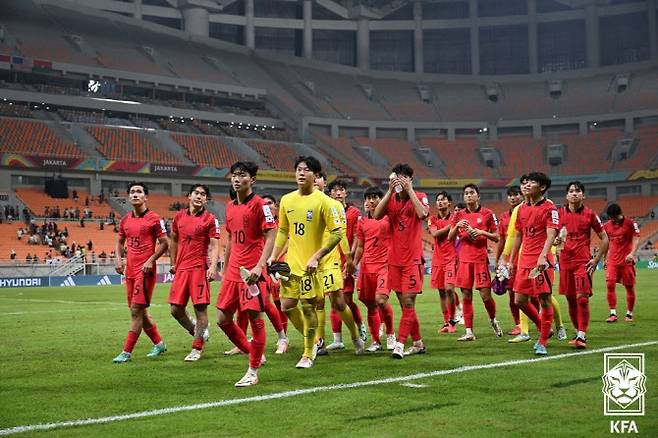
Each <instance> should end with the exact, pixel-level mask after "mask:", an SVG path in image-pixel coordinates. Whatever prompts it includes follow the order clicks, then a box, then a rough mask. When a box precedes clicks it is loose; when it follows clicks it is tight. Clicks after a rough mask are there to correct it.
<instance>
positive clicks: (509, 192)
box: [507, 186, 521, 196]
mask: <svg viewBox="0 0 658 438" xmlns="http://www.w3.org/2000/svg"><path fill="white" fill-rule="evenodd" d="M519 193H521V187H519V186H509V187H508V188H507V196H514V195H518V194H519Z"/></svg>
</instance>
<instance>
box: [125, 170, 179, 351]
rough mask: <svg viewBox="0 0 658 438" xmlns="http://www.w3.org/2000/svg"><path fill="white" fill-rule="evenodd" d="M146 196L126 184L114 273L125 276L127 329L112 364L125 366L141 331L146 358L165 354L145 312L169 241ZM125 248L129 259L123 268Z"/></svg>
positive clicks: (145, 191)
mask: <svg viewBox="0 0 658 438" xmlns="http://www.w3.org/2000/svg"><path fill="white" fill-rule="evenodd" d="M148 193H149V189H148V187H146V184H144V183H141V182H131V183H129V184H128V201H129V202H130V205H131V206H132V209H133V211H132V212H131V213H128V214H126V215H125V216H124V217H123V218H122V219H121V222H120V223H119V239H118V240H117V244H116V253H117V259H116V266H115V269H116V271H117V273H119V274H125V276H126V290H127V294H128V307H130V329H129V331H128V336H127V338H126V341H125V343H124V344H123V351H122V352H121V353H120V354H119V355H118V356H117V357H115V358H114V360H113V361H114V363H123V362H128V361H129V360H131V359H132V351H133V348H135V344H136V343H137V339H139V335H140V333H141V332H142V330H144V333H146V336H148V337H149V338H150V339H151V341H152V342H153V348H152V349H151V351H150V352H149V353H148V354H147V356H148V357H157V356H160V355H161V354H162V353H164V352H165V351H167V345H166V344H165V343H164V341H163V340H162V338H161V337H160V333H159V332H158V328H157V326H156V325H155V321H153V318H152V317H151V315H149V313H148V310H147V309H148V307H149V306H150V305H151V297H152V296H153V288H154V287H155V261H156V260H157V259H159V258H160V256H162V255H163V254H164V253H165V252H166V251H167V248H168V247H169V240H168V239H167V229H166V228H165V224H164V221H163V220H162V219H160V216H158V215H157V214H156V213H154V212H152V211H151V210H149V209H148V207H147V206H146V201H147V200H148ZM156 241H157V246H156ZM126 244H127V246H128V256H127V257H126V264H125V266H124V263H123V256H124V246H125V245H126Z"/></svg>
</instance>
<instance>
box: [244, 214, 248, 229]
mask: <svg viewBox="0 0 658 438" xmlns="http://www.w3.org/2000/svg"><path fill="white" fill-rule="evenodd" d="M242 228H244V229H246V228H249V216H247V215H244V216H242Z"/></svg>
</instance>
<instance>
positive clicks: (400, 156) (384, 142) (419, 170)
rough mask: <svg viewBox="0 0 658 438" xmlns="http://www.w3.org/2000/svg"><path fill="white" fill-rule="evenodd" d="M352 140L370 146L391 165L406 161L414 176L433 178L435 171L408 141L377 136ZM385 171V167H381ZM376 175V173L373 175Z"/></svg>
mask: <svg viewBox="0 0 658 438" xmlns="http://www.w3.org/2000/svg"><path fill="white" fill-rule="evenodd" d="M354 140H355V141H356V142H357V143H359V144H361V145H363V146H370V147H372V148H373V149H374V150H376V151H377V152H379V153H380V154H381V155H383V156H384V158H386V160H387V161H388V163H389V164H390V165H391V166H394V165H395V164H397V163H408V164H409V165H410V166H411V167H412V168H413V169H414V176H415V177H416V178H435V177H437V173H436V172H433V171H432V170H431V169H430V168H428V167H426V166H425V164H424V163H422V162H421V161H420V160H419V159H418V157H416V155H415V153H414V151H413V150H412V146H411V144H409V142H408V141H406V140H402V139H399V138H378V139H375V140H370V139H368V138H367V137H355V138H354ZM382 170H383V171H385V169H382ZM375 176H378V175H375Z"/></svg>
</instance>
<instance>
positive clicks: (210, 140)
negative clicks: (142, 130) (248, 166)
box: [171, 132, 244, 168]
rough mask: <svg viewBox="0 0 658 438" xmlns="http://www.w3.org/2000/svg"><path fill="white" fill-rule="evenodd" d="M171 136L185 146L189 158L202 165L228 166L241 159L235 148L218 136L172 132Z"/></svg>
mask: <svg viewBox="0 0 658 438" xmlns="http://www.w3.org/2000/svg"><path fill="white" fill-rule="evenodd" d="M171 138H173V139H174V141H176V143H178V144H180V145H181V146H183V148H185V150H186V151H187V153H186V154H185V155H186V156H187V158H189V159H190V160H192V161H193V162H195V163H197V164H199V165H201V166H210V167H217V168H226V167H230V166H231V164H233V163H235V162H236V161H238V160H240V159H241V157H240V156H239V155H238V154H237V153H236V151H235V150H234V149H232V148H230V147H229V146H228V145H226V144H225V143H223V142H222V140H221V139H220V138H218V137H211V136H207V135H188V134H179V133H173V132H172V133H171ZM242 158H244V157H242Z"/></svg>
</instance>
